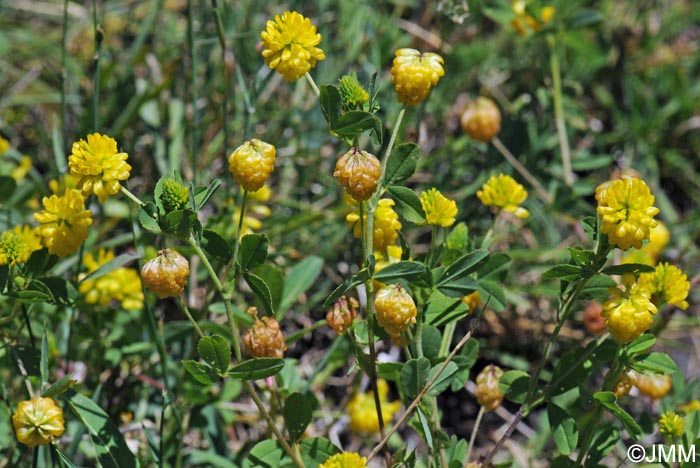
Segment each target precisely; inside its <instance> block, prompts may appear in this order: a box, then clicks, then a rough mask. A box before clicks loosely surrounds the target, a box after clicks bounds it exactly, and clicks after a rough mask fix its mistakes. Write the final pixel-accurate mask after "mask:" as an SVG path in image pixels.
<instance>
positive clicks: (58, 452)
mask: <svg viewBox="0 0 700 468" xmlns="http://www.w3.org/2000/svg"><path fill="white" fill-rule="evenodd" d="M51 447H52V448H53V449H54V450H55V451H56V455H58V459H59V460H60V461H61V465H63V466H64V467H65V468H77V467H76V466H75V465H74V464H73V463H71V461H70V460H69V459H68V457H67V456H66V455H65V454H64V453H63V452H61V450H59V448H58V445H52V446H51Z"/></svg>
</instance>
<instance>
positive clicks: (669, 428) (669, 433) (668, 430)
mask: <svg viewBox="0 0 700 468" xmlns="http://www.w3.org/2000/svg"><path fill="white" fill-rule="evenodd" d="M683 427H684V424H683V418H681V417H680V415H678V414H677V413H676V412H674V411H672V410H668V411H666V412H665V413H664V414H662V415H661V417H660V418H659V432H660V433H661V434H663V435H665V436H666V437H669V438H674V437H680V436H681V435H683Z"/></svg>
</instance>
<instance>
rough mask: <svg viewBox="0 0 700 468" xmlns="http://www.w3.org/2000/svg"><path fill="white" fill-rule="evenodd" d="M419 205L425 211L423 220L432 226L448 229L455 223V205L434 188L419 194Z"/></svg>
mask: <svg viewBox="0 0 700 468" xmlns="http://www.w3.org/2000/svg"><path fill="white" fill-rule="evenodd" d="M420 204H421V206H423V211H425V220H426V222H427V223H428V224H431V225H434V226H442V227H449V226H452V225H453V224H454V223H455V216H457V203H456V202H455V201H454V200H450V199H449V198H447V197H445V196H444V195H443V194H442V193H440V192H439V191H438V189H436V188H431V189H430V190H426V191H425V192H423V193H421V194H420Z"/></svg>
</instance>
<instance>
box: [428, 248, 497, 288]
mask: <svg viewBox="0 0 700 468" xmlns="http://www.w3.org/2000/svg"><path fill="white" fill-rule="evenodd" d="M488 257H489V252H488V250H485V249H478V250H474V251H473V252H469V253H468V254H466V255H464V256H462V257H460V258H458V259H457V260H456V261H455V262H454V263H452V264H451V265H450V266H449V267H447V268H445V270H444V271H443V272H442V275H441V276H440V279H439V280H438V285H442V284H446V283H450V282H454V281H457V280H459V279H462V278H464V277H466V276H467V275H469V274H471V273H473V272H475V271H477V270H478V269H479V268H480V267H481V266H482V265H484V264H485V263H486V262H487V261H488ZM474 289H476V288H474ZM472 291H473V290H472Z"/></svg>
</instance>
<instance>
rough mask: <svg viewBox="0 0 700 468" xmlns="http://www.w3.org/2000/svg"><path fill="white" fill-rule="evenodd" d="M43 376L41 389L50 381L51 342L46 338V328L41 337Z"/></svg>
mask: <svg viewBox="0 0 700 468" xmlns="http://www.w3.org/2000/svg"><path fill="white" fill-rule="evenodd" d="M39 371H40V375H41V388H43V387H44V385H46V383H47V382H48V381H49V341H48V339H47V338H46V326H44V333H43V334H42V335H41V363H40V365H39Z"/></svg>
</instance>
